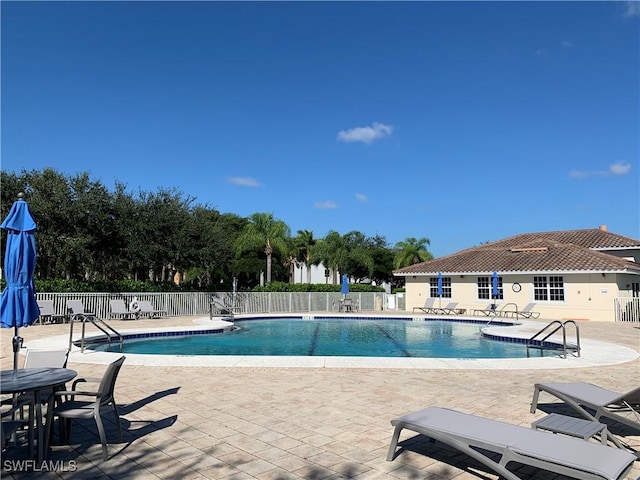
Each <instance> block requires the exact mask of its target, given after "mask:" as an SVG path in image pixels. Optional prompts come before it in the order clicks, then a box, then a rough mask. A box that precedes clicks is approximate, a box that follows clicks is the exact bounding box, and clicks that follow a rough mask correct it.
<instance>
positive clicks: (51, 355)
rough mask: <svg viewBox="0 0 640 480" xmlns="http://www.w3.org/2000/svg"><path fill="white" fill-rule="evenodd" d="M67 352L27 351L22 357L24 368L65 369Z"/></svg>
mask: <svg viewBox="0 0 640 480" xmlns="http://www.w3.org/2000/svg"><path fill="white" fill-rule="evenodd" d="M68 358H69V350H33V349H28V350H27V354H26V356H25V357H24V368H45V367H46V368H65V367H66V366H67V359H68Z"/></svg>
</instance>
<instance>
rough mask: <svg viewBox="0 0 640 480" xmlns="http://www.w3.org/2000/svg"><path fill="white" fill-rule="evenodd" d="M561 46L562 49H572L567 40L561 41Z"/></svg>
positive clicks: (571, 44)
mask: <svg viewBox="0 0 640 480" xmlns="http://www.w3.org/2000/svg"><path fill="white" fill-rule="evenodd" d="M560 45H562V46H563V47H564V48H571V47H573V43H572V42H570V41H569V40H563V41H562V43H561V44H560Z"/></svg>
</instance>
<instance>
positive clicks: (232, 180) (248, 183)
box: [227, 177, 260, 187]
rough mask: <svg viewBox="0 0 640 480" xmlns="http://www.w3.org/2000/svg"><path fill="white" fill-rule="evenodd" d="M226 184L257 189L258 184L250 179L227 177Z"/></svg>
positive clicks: (253, 179)
mask: <svg viewBox="0 0 640 480" xmlns="http://www.w3.org/2000/svg"><path fill="white" fill-rule="evenodd" d="M227 182H229V183H233V184H234V185H239V186H241V187H259V186H260V182H258V181H257V180H256V179H255V178H251V177H227Z"/></svg>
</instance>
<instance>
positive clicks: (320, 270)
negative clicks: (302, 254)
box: [293, 264, 340, 284]
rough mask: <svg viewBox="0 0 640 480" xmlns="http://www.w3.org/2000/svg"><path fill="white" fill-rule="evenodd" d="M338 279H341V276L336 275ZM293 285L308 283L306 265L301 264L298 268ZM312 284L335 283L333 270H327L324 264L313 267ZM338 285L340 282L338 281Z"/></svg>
mask: <svg viewBox="0 0 640 480" xmlns="http://www.w3.org/2000/svg"><path fill="white" fill-rule="evenodd" d="M336 278H338V279H339V278H340V275H336ZM293 283H308V282H307V266H306V265H304V264H301V265H300V266H299V267H298V266H296V268H295V273H294V275H293ZM311 283H327V284H331V283H333V278H332V275H331V270H328V269H325V268H324V265H323V264H320V265H311ZM338 283H340V282H339V281H338Z"/></svg>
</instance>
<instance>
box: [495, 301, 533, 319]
mask: <svg viewBox="0 0 640 480" xmlns="http://www.w3.org/2000/svg"><path fill="white" fill-rule="evenodd" d="M509 305H515V306H516V309H515V310H508V309H507V307H508V306H509ZM535 306H536V304H535V303H528V304H527V305H525V306H524V308H523V309H522V310H518V306H517V305H516V304H515V303H511V304H509V303H507V304H505V306H504V307H502V310H498V311H497V313H498V315H500V316H502V317H515V318H519V317H523V318H538V317H539V316H540V312H534V311H533V309H534V308H535Z"/></svg>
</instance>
